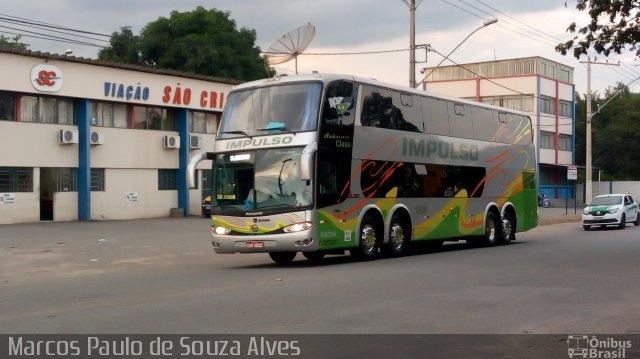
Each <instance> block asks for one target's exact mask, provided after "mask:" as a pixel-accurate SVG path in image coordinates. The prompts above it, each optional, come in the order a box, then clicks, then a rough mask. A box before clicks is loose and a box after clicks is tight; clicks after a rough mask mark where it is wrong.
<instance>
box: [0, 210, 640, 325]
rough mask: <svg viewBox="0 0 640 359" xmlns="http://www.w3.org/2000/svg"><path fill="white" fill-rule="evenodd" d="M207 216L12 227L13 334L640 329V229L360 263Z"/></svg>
mask: <svg viewBox="0 0 640 359" xmlns="http://www.w3.org/2000/svg"><path fill="white" fill-rule="evenodd" d="M208 223H209V222H208V220H207V219H204V218H196V217H191V218H177V219H175V218H167V219H150V220H136V221H113V222H93V223H78V222H70V223H36V224H24V225H10V226H0V313H1V315H0V333H5V334H9V333H48V334H53V333H95V334H99V333H131V334H135V333H216V334H225V333H234V334H242V333H261V334H274V333H279V334H286V333H296V334H300V333H327V334H341V333H359V334H369V333H380V334H388V333H394V334H405V333H414V334H420V333H458V334H459V333H468V334H475V333H478V334H487V333H497V334H500V333H504V334H521V333H535V334H538V333H543V334H562V333H619V334H639V333H640V301H639V300H638V298H640V281H638V280H637V278H638V274H640V273H639V272H640V266H638V255H639V254H640V228H638V227H634V226H632V225H629V226H627V228H626V229H625V230H615V229H611V230H599V229H596V230H592V231H589V232H585V231H583V230H582V228H581V226H580V224H579V223H577V222H570V223H563V224H553V225H546V226H539V227H537V228H536V229H534V230H532V231H529V232H526V233H519V234H518V240H517V241H516V242H514V243H513V244H511V245H508V246H499V247H494V248H471V247H469V246H467V245H466V244H464V242H460V243H453V244H447V245H445V246H444V247H443V248H442V249H441V250H438V251H427V250H425V251H422V252H421V253H418V254H415V255H411V256H408V257H404V258H395V259H381V260H377V261H373V262H355V261H353V260H352V259H351V258H350V257H349V256H346V255H345V256H331V257H328V258H326V260H324V261H323V262H322V263H321V264H317V265H313V264H311V263H309V262H307V261H306V260H304V258H303V257H302V256H301V255H299V256H298V257H297V258H296V260H295V261H294V263H293V265H292V266H288V267H280V266H277V265H275V264H273V263H272V262H271V260H270V259H269V257H268V256H267V255H266V254H251V255H240V254H235V255H217V254H215V253H214V252H213V250H212V248H211V245H210V240H209V238H210V235H209V224H208Z"/></svg>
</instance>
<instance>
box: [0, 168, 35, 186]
mask: <svg viewBox="0 0 640 359" xmlns="http://www.w3.org/2000/svg"><path fill="white" fill-rule="evenodd" d="M0 192H33V168H27V167H0Z"/></svg>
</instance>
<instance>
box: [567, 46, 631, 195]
mask: <svg viewBox="0 0 640 359" xmlns="http://www.w3.org/2000/svg"><path fill="white" fill-rule="evenodd" d="M580 62H581V63H583V64H584V63H585V62H584V61H580ZM586 64H587V123H586V129H585V132H586V135H587V141H586V148H585V152H586V159H585V172H586V173H585V176H584V192H585V194H584V197H585V198H584V201H585V203H589V202H591V198H593V180H592V177H593V168H592V166H591V157H592V148H591V120H592V117H593V115H592V114H591V64H594V65H612V66H620V64H614V63H609V62H592V61H591V56H587V61H586ZM576 195H577V194H576Z"/></svg>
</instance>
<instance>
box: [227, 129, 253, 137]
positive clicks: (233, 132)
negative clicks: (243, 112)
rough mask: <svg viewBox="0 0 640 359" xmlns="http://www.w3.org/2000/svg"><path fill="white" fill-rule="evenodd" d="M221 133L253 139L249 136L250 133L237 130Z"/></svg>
mask: <svg viewBox="0 0 640 359" xmlns="http://www.w3.org/2000/svg"><path fill="white" fill-rule="evenodd" d="M220 133H224V134H231V135H245V136H247V137H249V138H251V136H249V134H248V133H246V132H244V131H242V130H235V131H222V132H220Z"/></svg>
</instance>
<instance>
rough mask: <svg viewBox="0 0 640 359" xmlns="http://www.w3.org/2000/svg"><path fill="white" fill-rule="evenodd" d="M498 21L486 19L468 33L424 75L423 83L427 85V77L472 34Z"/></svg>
mask: <svg viewBox="0 0 640 359" xmlns="http://www.w3.org/2000/svg"><path fill="white" fill-rule="evenodd" d="M496 22H498V19H491V20H487V21H485V22H483V23H482V26H480V27H478V28H477V29H475V30H473V31H471V33H470V34H469V35H467V37H465V38H464V39H463V40H462V41H460V43H459V44H458V46H456V47H454V48H453V50H451V52H449V54H448V55H447V56H445V57H443V58H442V60H441V61H440V62H438V64H437V65H436V66H435V67H434V68H432V69H431V71H430V72H429V73H428V74H426V75H425V76H424V78H423V79H422V83H423V85H425V86H426V84H427V78H428V77H429V75H431V74H432V73H433V72H434V71H435V70H436V69H437V68H438V67H439V66H440V65H442V63H443V62H444V61H445V60H447V59H449V56H451V54H453V53H454V52H455V51H456V50H457V49H458V48H459V47H460V46H461V45H462V44H464V42H465V41H467V39H468V38H470V37H471V35H473V34H475V33H476V32H477V31H478V30H482V29H484V28H485V27H487V26H489V25H493V24H495V23H496Z"/></svg>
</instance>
